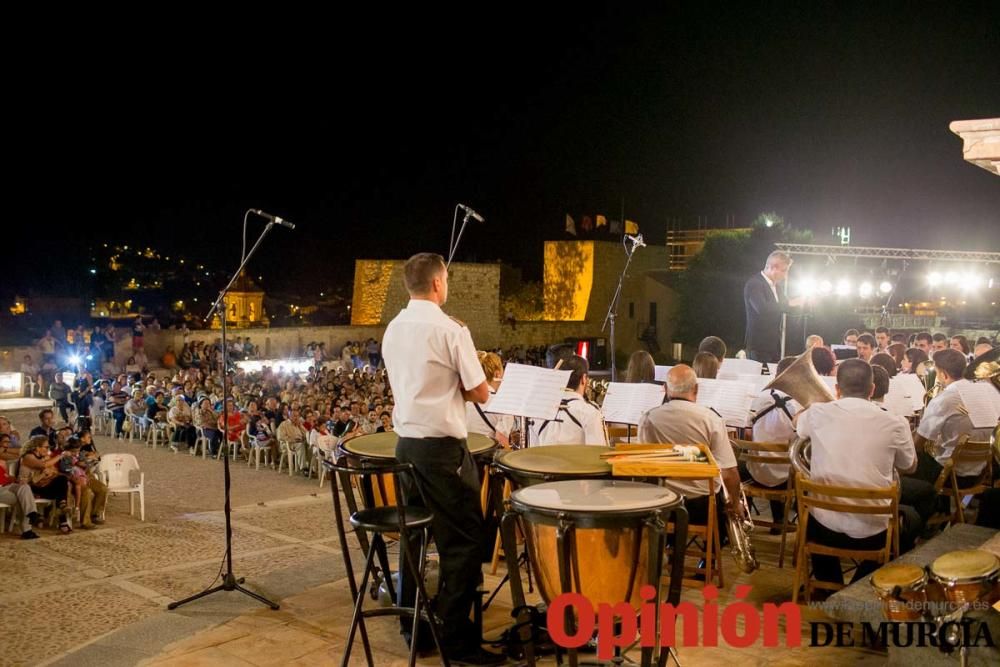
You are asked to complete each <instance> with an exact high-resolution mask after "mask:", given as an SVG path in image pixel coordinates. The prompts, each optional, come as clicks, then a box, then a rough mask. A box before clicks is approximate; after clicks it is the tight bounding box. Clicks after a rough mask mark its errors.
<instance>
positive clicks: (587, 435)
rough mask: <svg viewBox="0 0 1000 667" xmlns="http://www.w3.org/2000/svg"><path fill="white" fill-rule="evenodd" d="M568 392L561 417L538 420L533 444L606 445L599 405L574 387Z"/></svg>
mask: <svg viewBox="0 0 1000 667" xmlns="http://www.w3.org/2000/svg"><path fill="white" fill-rule="evenodd" d="M565 392H566V396H565V397H564V398H563V399H562V401H563V406H562V407H561V408H560V410H559V416H558V417H557V419H558V421H555V420H552V421H541V422H540V421H538V420H535V424H534V426H535V429H534V434H533V435H534V436H535V437H534V444H536V445H600V446H602V447H604V446H606V445H607V444H608V443H607V441H606V440H605V434H604V415H602V414H601V410H600V408H598V407H597V406H596V405H594V404H593V403H590V402H589V401H587V400H586V399H585V398H583V396H580V394H578V393H576V392H575V391H573V390H572V389H566V390H565Z"/></svg>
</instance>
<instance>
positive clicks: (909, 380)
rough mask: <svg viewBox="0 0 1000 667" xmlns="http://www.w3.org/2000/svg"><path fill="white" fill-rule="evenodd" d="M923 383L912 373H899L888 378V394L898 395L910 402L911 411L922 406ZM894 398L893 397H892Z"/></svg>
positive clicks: (917, 409) (915, 410) (887, 395)
mask: <svg viewBox="0 0 1000 667" xmlns="http://www.w3.org/2000/svg"><path fill="white" fill-rule="evenodd" d="M924 391H925V390H924V383H923V382H921V381H920V378H918V377H917V376H916V375H914V374H913V373H900V374H898V375H896V376H895V377H893V378H891V379H890V380H889V393H888V394H886V398H888V397H889V396H895V395H897V394H898V395H900V396H903V397H905V398H906V400H907V401H909V402H910V407H911V408H912V409H913V412H917V411H919V410H922V409H923V408H924ZM893 400H895V399H893Z"/></svg>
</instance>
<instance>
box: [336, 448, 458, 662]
mask: <svg viewBox="0 0 1000 667" xmlns="http://www.w3.org/2000/svg"><path fill="white" fill-rule="evenodd" d="M322 464H323V466H324V467H325V468H326V470H327V471H328V472H329V474H330V493H331V494H332V496H333V515H334V517H335V518H336V521H337V537H338V539H339V541H340V548H341V551H342V552H343V556H344V569H345V571H346V573H347V580H348V583H349V585H350V588H351V595H352V596H353V599H354V613H353V615H352V617H351V629H350V631H349V632H348V635H347V646H346V647H345V648H344V658H343V661H342V662H341V665H343V666H344V667H346V666H347V664H348V662H349V661H350V658H351V647H352V646H353V644H354V634H355V632H356V631H357V630H358V628H360V630H361V643H362V645H363V646H364V649H365V657H366V658H367V660H368V665H370V666H371V665H374V662H373V661H372V654H371V645H370V643H369V641H368V631H367V628H366V627H365V619H366V618H373V617H377V616H406V617H409V616H412V617H413V629H412V632H411V640H410V659H409V664H410V665H411V667H412V665H414V664H416V659H417V646H418V641H417V633H418V631H419V626H420V623H419V621H420V618H421V615H424V617H425V619H426V620H427V621H428V626H429V627H430V631H431V636H432V637H433V639H434V644H435V645H436V646H437V649H438V652H439V653H440V658H441V664H443V665H445V667H447V666H448V665H449V662H448V657H447V656H446V655H445V653H444V650H443V649H442V648H441V640H440V636H439V634H438V620H437V618H436V616H435V614H434V612H433V611H432V610H431V608H430V606H429V605H428V604H427V603H428V595H427V590H426V588H425V587H424V573H425V570H426V566H427V543H428V540H429V531H430V527H431V522H432V521H433V519H434V515H433V513H431V511H430V510H428V509H426V508H425V507H406V506H404V505H385V506H381V507H366V508H363V509H356V507H357V505H356V502H355V500H354V495H353V493H354V492H353V487H352V484H351V479H352V477H357V478H359V479H358V482H359V487H361V488H362V489H364V488H365V487H369V488H370V487H371V485H372V482H373V481H375V482H377V481H378V479H375V480H373V479H372V478H381V477H383V476H385V475H388V474H391V475H392V480H393V481H392V483H393V487H394V490H395V492H396V495H395V497H396V498H400V499H401V498H402V497H403V492H402V488H401V486H400V474H408V475H412V474H413V466H412V465H411V464H409V463H387V464H381V463H380V464H369V463H364V464H362V465H361V466H358V467H352V466H344V465H340V464H339V463H332V462H330V461H323V462H322ZM341 488H343V489H344V494H345V498H346V502H347V504H348V509H349V510H350V511H351V515H350V519H349V520H350V522H351V527H352V528H353V530H354V532H355V533H356V534H357V537H358V541H359V543H360V544H361V549H362V551H364V552H366V553H367V556H366V558H365V567H364V572H363V574H362V575H361V584H360V586H359V585H358V584H356V583H355V580H354V568H353V566H352V564H351V553H350V548H349V547H348V546H347V537H346V529H345V527H344V516H343V512H342V510H341V501H340V489H341ZM418 490H419V487H418ZM420 495H421V497H423V492H422V491H421V492H420ZM424 504H425V505H426V500H425V501H424ZM411 530H415V531H419V536H420V548H419V552H420V554H419V556H418V560H417V562H416V563H414V562H413V559H412V555H413V554H412V552H411V551H409V550H407V549H406V548H405V546H404V545H406V544H409V541H408V537H409V531H411ZM386 533H396V534H398V535H399V544H400V549H401V554H402V556H403V557H402V562H403V563H405V566H406V567H408V568H409V569H410V574H411V575H412V576H413V578H414V580H415V582H416V589H417V590H416V597H415V599H414V602H413V607H399V606H396V605H393V606H391V607H382V608H378V609H369V610H363V609H362V607H363V604H364V595H365V590H366V589H367V587H368V579H369V577H370V576H372V575H373V574H374V572H375V568H376V565H375V559H376V558H378V559H379V563H380V566H381V570H382V575H383V578H384V582H385V586H386V588H387V589H388V591H389V595H390V597H391V598H392V599H394V600H395V599H396V595H395V591H394V589H393V585H392V572H391V570H390V569H389V564H388V557H387V551H386V543H385V537H384V536H385V534H386ZM368 534H370V535H371V540H370V541H369V540H368V537H367V536H368Z"/></svg>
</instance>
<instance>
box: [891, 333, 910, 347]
mask: <svg viewBox="0 0 1000 667" xmlns="http://www.w3.org/2000/svg"><path fill="white" fill-rule="evenodd" d="M889 340H890V341H892V342H893V343H902V344H903V345H906V334H901V333H894V334H892V337H890V338H889Z"/></svg>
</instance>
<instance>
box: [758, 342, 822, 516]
mask: <svg viewBox="0 0 1000 667" xmlns="http://www.w3.org/2000/svg"><path fill="white" fill-rule="evenodd" d="M822 349H825V348H822ZM826 352H827V353H828V354H830V351H829V350H826ZM794 361H795V357H785V358H784V359H782V360H781V361H779V362H778V375H780V374H782V373H784V372H785V369H787V368H788V367H789V366H791V365H792V362H794ZM801 409H802V406H801V405H799V404H798V403H796V402H795V401H794V400H792V397H791V396H789V395H788V394H786V393H784V392H782V391H778V390H777V389H765V390H764V391H762V392H760V394H758V395H757V397H756V398H754V400H753V403H752V404H751V405H750V411H751V412H752V413H754V417H753V419H752V422H753V439H754V442H785V443H790V442H791V440H792V437H793V436H794V435H795V426H794V425H793V424H792V418H793V417H794V416H795V413H797V412H798V411H799V410H801ZM766 454H767V453H766V452H765V453H762V454H761V455H762V456H765V455H766ZM739 471H740V479H741V480H742V481H744V482H747V481H750V480H751V479H752V480H753V481H754V482H756V483H757V484H760V485H761V486H767V487H770V488H772V489H784V488H786V487H787V486H788V465H787V464H784V465H774V464H768V463H760V462H759V461H751V462H749V463H742V462H741V463H740V465H739ZM770 505H771V516H772V517H773V520H774V521H780V520H781V517H782V515H783V514H784V512H785V505H784V503H782V502H781V501H780V500H771V501H770ZM771 534H772V535H780V534H781V529H780V528H772V529H771Z"/></svg>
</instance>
